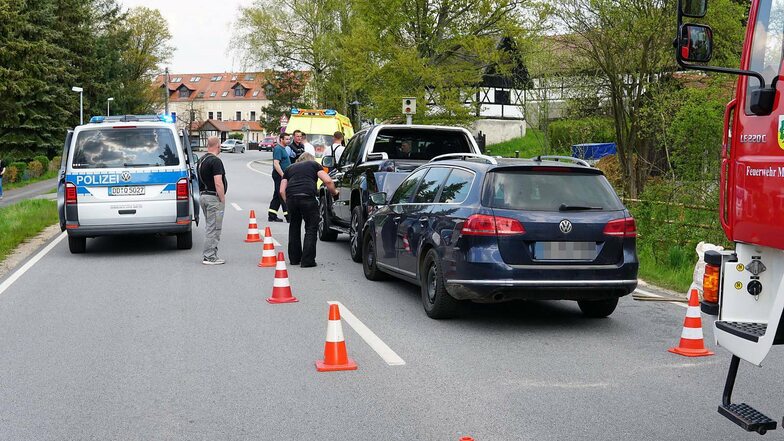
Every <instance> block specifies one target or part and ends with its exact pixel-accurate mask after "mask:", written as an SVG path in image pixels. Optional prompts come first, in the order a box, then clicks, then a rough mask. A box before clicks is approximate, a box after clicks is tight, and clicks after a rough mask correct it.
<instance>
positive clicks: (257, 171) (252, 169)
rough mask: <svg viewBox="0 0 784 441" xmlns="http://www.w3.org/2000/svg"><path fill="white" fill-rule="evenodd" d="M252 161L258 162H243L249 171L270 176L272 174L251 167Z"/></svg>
mask: <svg viewBox="0 0 784 441" xmlns="http://www.w3.org/2000/svg"><path fill="white" fill-rule="evenodd" d="M254 162H259V161H248V163H247V164H245V166H246V167H248V168H249V169H250V170H251V171H254V172H256V173H260V174H262V175H267V176H272V175H271V174H269V173H264V172H263V171H260V170H256V169H255V168H253V166H251V164H253V163H254Z"/></svg>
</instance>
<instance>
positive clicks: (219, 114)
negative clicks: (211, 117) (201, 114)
mask: <svg viewBox="0 0 784 441" xmlns="http://www.w3.org/2000/svg"><path fill="white" fill-rule="evenodd" d="M218 121H223V113H222V112H218Z"/></svg>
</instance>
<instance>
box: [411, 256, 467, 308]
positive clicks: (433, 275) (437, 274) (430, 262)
mask: <svg viewBox="0 0 784 441" xmlns="http://www.w3.org/2000/svg"><path fill="white" fill-rule="evenodd" d="M419 277H420V280H421V284H420V285H421V289H422V304H423V305H424V307H425V313H426V314H427V316H428V317H430V318H432V319H446V318H452V317H454V316H455V315H456V314H457V312H458V308H460V302H459V301H458V300H456V299H455V298H454V297H452V296H451V295H449V293H448V292H447V290H446V285H445V284H444V274H443V273H442V272H441V265H440V264H439V263H438V254H436V251H435V250H430V251H428V252H427V255H425V260H424V262H422V272H421V273H420V275H419Z"/></svg>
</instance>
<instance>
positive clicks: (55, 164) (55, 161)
mask: <svg viewBox="0 0 784 441" xmlns="http://www.w3.org/2000/svg"><path fill="white" fill-rule="evenodd" d="M61 162H63V158H62V157H60V156H55V157H54V158H52V161H51V162H49V171H57V170H59V169H60V163H61Z"/></svg>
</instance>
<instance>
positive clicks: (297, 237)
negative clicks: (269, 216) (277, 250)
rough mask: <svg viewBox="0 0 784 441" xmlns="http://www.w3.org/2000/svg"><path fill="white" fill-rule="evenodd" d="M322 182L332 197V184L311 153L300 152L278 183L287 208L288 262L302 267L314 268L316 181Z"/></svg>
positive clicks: (317, 213) (317, 212)
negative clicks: (303, 237) (303, 223)
mask: <svg viewBox="0 0 784 441" xmlns="http://www.w3.org/2000/svg"><path fill="white" fill-rule="evenodd" d="M319 179H321V182H323V183H324V185H325V186H326V187H327V189H329V191H330V192H331V193H332V195H333V196H337V194H338V190H337V189H336V188H335V183H334V182H333V181H332V179H331V178H330V177H329V175H328V174H327V173H326V172H325V171H324V169H323V168H322V167H321V164H319V163H318V162H316V161H315V158H314V157H313V155H311V154H310V153H303V154H302V155H301V156H300V157H299V159H298V160H297V163H296V164H293V165H292V166H291V167H289V168H288V169H286V172H285V173H284V174H283V181H282V182H281V183H280V196H281V197H282V198H283V200H284V201H286V203H287V204H288V207H289V216H290V221H289V261H290V262H291V264H292V265H301V266H302V268H308V267H313V266H316V233H318V223H319V206H318V199H317V191H316V182H317V181H318V180H319ZM303 220H304V221H305V244H304V247H303V245H302V240H301V234H302V221H303Z"/></svg>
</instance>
